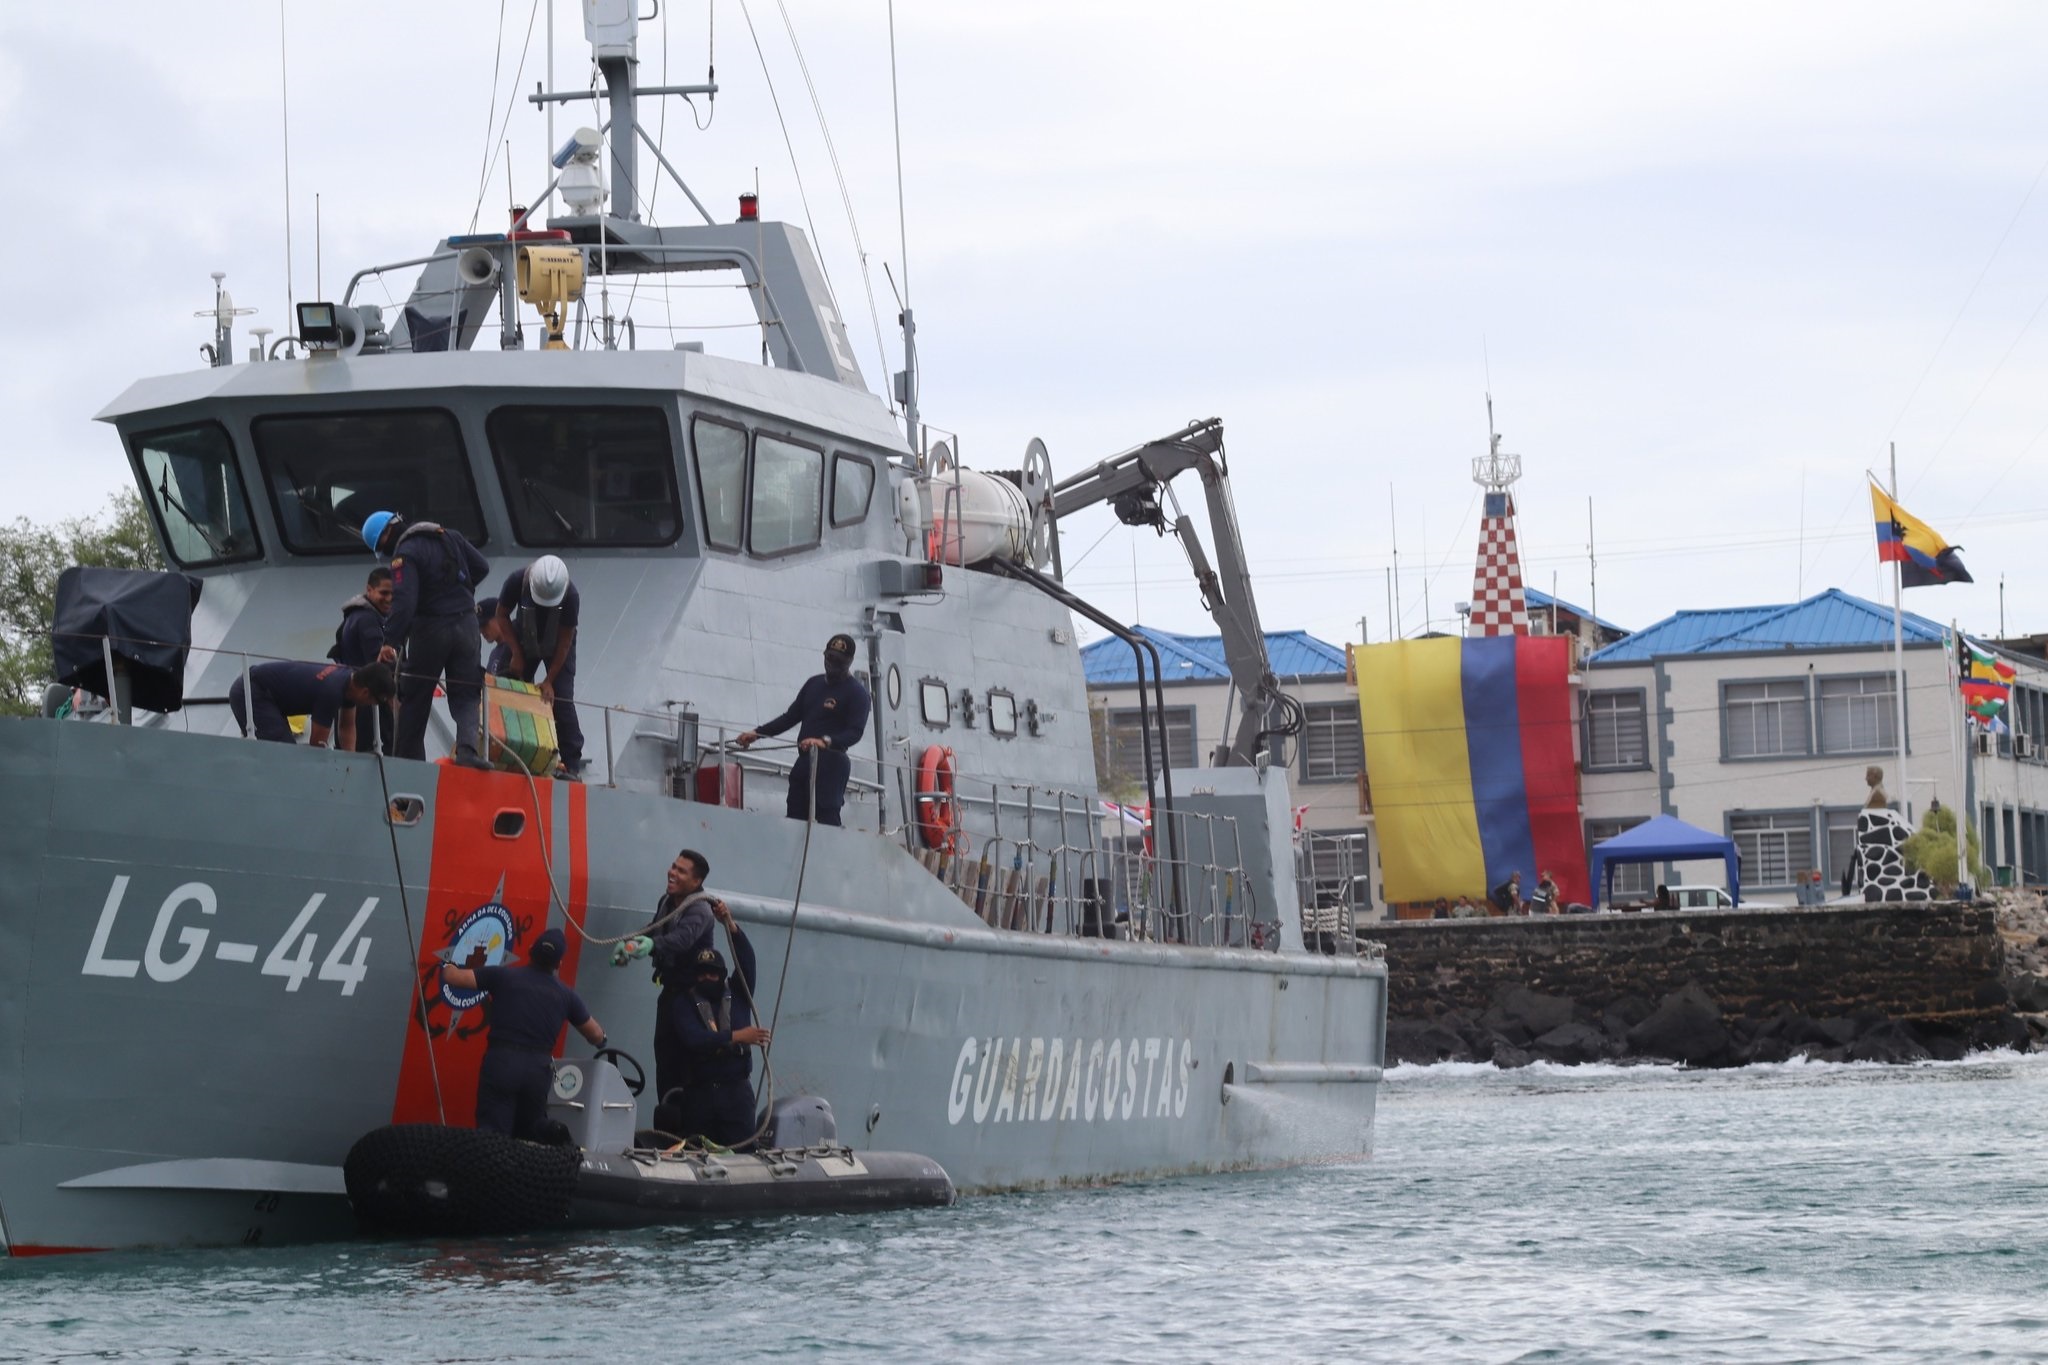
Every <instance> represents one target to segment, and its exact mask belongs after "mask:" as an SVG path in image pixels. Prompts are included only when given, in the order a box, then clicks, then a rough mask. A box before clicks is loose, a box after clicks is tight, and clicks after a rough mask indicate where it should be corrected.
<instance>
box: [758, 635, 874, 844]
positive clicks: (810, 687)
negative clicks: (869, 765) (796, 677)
mask: <svg viewBox="0 0 2048 1365" xmlns="http://www.w3.org/2000/svg"><path fill="white" fill-rule="evenodd" d="M852 669H853V637H852V636H851V635H843V634H842V635H835V636H833V637H832V638H831V639H830V640H827V641H826V642H825V671H824V672H823V673H816V674H813V675H812V676H811V678H810V680H809V681H807V682H805V683H804V685H803V687H802V688H801V689H799V690H798V692H797V694H796V700H795V701H793V702H791V703H790V704H789V709H788V710H787V711H784V712H783V713H782V714H781V715H779V716H777V717H776V718H775V719H774V720H771V721H767V722H765V723H763V724H761V725H759V726H757V727H755V728H754V729H752V730H749V731H747V732H746V733H745V734H743V735H741V736H740V737H739V746H740V747H741V748H742V749H744V748H746V747H747V746H748V745H750V744H752V743H753V742H754V741H755V740H757V739H759V738H760V737H761V736H763V735H779V734H781V733H782V732H783V731H784V730H787V729H788V728H789V727H790V726H792V725H795V726H797V727H798V729H797V732H796V743H797V748H798V749H799V750H800V751H801V752H800V753H798V755H797V760H796V764H795V766H793V767H792V768H790V770H789V801H788V804H787V805H786V806H785V807H784V809H785V811H786V812H787V813H788V815H789V818H790V819H792V820H803V819H806V818H808V817H809V816H810V814H811V785H810V784H811V765H812V764H813V763H816V764H817V767H818V823H819V824H821V825H836V824H838V823H839V810H840V807H842V806H844V805H845V804H846V780H847V779H848V778H849V777H851V776H852V775H853V761H852V760H851V759H849V758H848V757H847V753H848V751H850V750H851V749H852V748H853V746H854V745H856V744H858V743H860V737H861V736H862V735H863V734H865V733H866V732H867V728H868V712H869V711H870V710H871V709H872V708H873V706H874V702H873V700H872V699H871V698H870V697H869V696H868V689H867V688H866V687H865V686H863V685H862V683H861V680H860V679H858V678H856V677H854V676H853V672H852Z"/></svg>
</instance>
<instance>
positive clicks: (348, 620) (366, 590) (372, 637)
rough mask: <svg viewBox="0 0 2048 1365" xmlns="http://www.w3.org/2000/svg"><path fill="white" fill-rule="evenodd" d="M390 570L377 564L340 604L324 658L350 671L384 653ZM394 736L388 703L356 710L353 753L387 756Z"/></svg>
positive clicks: (393, 714)
mask: <svg viewBox="0 0 2048 1365" xmlns="http://www.w3.org/2000/svg"><path fill="white" fill-rule="evenodd" d="M391 591H392V589H391V570H389V569H387V568H385V567H384V566H383V565H382V564H379V565H378V566H377V567H376V568H374V569H372V570H370V580H369V582H368V583H366V584H364V585H363V590H362V591H361V592H359V593H357V594H356V595H355V596H354V597H351V598H349V599H348V601H346V602H344V603H342V604H341V624H340V625H338V626H336V627H335V628H334V647H333V648H331V649H329V650H328V651H327V657H328V658H330V659H332V660H334V661H335V662H336V663H338V664H347V665H348V666H349V667H350V668H360V667H362V666H363V665H364V664H373V663H376V662H377V659H378V658H379V656H381V655H382V654H383V653H384V616H385V613H387V612H389V611H390V610H391ZM397 736H398V713H397V712H396V711H395V710H394V709H393V708H392V706H391V704H390V703H389V702H384V703H380V704H379V705H376V706H359V707H357V708H356V752H357V753H359V754H370V753H377V752H379V751H380V750H381V751H382V752H383V754H384V755H385V757H387V758H388V757H390V755H391V744H392V741H393V740H394V739H396V738H397Z"/></svg>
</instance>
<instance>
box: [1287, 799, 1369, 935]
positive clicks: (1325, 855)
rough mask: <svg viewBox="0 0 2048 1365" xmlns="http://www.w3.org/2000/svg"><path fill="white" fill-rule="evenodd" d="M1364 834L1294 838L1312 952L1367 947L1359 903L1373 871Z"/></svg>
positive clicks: (1307, 834)
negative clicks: (1362, 937) (1363, 942)
mask: <svg viewBox="0 0 2048 1365" xmlns="http://www.w3.org/2000/svg"><path fill="white" fill-rule="evenodd" d="M1367 852H1368V850H1367V844H1366V838H1365V836H1364V835H1363V834H1318V833H1316V832H1315V831H1314V830H1303V831H1301V832H1300V833H1298V834H1297V835H1295V839H1294V879H1295V890H1296V894H1297V896H1298V897H1299V899H1300V902H1301V938H1302V942H1303V943H1305V944H1307V945H1308V949H1309V951H1310V952H1312V953H1323V954H1326V955H1337V954H1349V953H1354V952H1363V951H1364V948H1363V947H1362V946H1361V944H1360V941H1359V937H1358V907H1359V905H1360V903H1361V902H1363V900H1364V899H1365V897H1364V894H1363V893H1364V889H1365V887H1366V885H1367V884H1368V878H1369V877H1370V876H1371V872H1372V869H1371V866H1370V865H1369V863H1368V861H1367Z"/></svg>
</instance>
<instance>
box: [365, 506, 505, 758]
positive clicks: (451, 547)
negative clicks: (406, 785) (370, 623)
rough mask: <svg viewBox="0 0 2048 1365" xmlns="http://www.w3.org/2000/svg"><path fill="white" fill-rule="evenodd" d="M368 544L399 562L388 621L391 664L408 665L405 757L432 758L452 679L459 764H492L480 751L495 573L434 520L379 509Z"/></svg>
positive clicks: (401, 685)
mask: <svg viewBox="0 0 2048 1365" xmlns="http://www.w3.org/2000/svg"><path fill="white" fill-rule="evenodd" d="M363 543H364V544H365V545H368V546H369V547H370V550H371V552H372V553H373V554H380V555H389V556H390V557H391V586H392V595H391V612H390V614H389V615H387V616H386V617H385V618H384V649H383V653H382V655H381V656H380V657H381V658H382V659H383V660H384V662H386V663H394V664H395V663H397V662H398V657H399V651H400V650H403V651H404V654H405V661H404V663H403V664H401V665H399V674H398V738H397V741H396V742H395V743H393V745H392V746H391V748H392V752H393V753H394V754H395V755H396V756H397V757H399V758H425V757H426V756H427V718H428V716H429V715H431V714H432V713H433V709H434V684H435V683H437V682H439V681H440V680H441V678H442V676H443V675H444V674H445V675H446V676H447V679H448V714H449V715H450V716H452V717H453V718H454V720H455V761H456V762H457V763H461V764H464V765H467V766H469V767H483V766H486V765H485V764H484V761H483V757H482V755H481V752H480V751H479V750H478V748H477V732H478V730H479V728H480V722H481V720H482V706H483V690H484V665H483V637H482V635H481V634H479V633H478V630H477V624H476V589H477V585H478V584H480V583H482V582H483V580H484V578H485V576H486V575H488V574H489V573H490V571H491V565H490V561H489V560H487V559H485V558H484V557H483V556H482V555H481V554H478V553H477V549H476V547H475V546H474V545H471V544H470V543H469V541H468V540H467V539H465V538H464V536H463V534H462V532H460V531H457V530H455V529H453V528H452V527H447V526H440V525H436V524H435V523H434V522H431V521H416V522H412V523H410V524H408V523H407V522H406V521H405V520H404V519H403V518H401V517H400V516H398V515H397V514H396V513H395V512H372V513H371V514H370V516H369V519H368V520H366V521H365V522H364V523H363Z"/></svg>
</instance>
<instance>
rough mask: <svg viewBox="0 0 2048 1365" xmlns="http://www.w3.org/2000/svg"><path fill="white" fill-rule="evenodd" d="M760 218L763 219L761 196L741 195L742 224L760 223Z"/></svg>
mask: <svg viewBox="0 0 2048 1365" xmlns="http://www.w3.org/2000/svg"><path fill="white" fill-rule="evenodd" d="M760 217H761V196H760V195H758V194H743V195H741V196H740V221H741V222H742V223H752V222H758V221H759V220H760Z"/></svg>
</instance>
